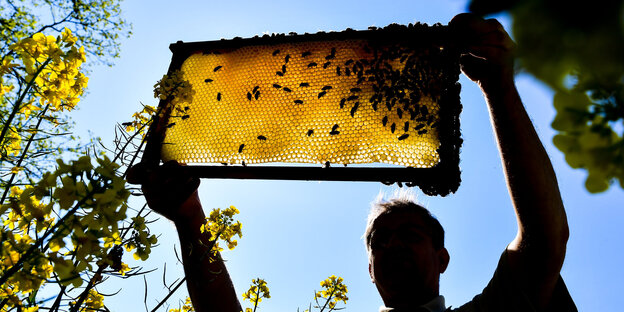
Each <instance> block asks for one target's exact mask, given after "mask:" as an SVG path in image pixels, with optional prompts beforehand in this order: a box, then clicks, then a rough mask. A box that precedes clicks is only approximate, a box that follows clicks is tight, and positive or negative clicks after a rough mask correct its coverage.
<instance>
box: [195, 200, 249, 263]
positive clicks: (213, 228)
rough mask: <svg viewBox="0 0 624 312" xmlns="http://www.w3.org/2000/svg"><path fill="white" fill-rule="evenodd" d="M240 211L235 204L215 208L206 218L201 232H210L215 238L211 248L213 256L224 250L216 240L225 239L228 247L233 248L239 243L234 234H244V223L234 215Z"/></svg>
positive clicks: (240, 235) (239, 235)
mask: <svg viewBox="0 0 624 312" xmlns="http://www.w3.org/2000/svg"><path fill="white" fill-rule="evenodd" d="M238 213H239V211H238V209H236V207H234V206H230V207H228V208H225V209H223V210H221V209H220V208H215V209H213V210H212V211H211V212H210V215H209V217H208V218H206V223H204V224H203V225H202V226H201V228H200V231H201V233H209V234H210V237H211V238H213V240H215V243H214V246H213V247H212V249H211V253H212V256H213V257H211V258H214V256H216V254H217V252H220V251H222V250H223V248H221V247H220V246H219V242H218V241H216V240H221V241H223V242H224V243H226V244H227V247H228V249H230V250H232V249H234V248H235V247H236V245H237V244H238V241H236V240H235V239H233V238H234V236H236V235H238V237H239V238H240V237H242V236H243V232H242V231H241V227H242V224H241V223H240V221H236V222H235V221H234V215H235V214H238Z"/></svg>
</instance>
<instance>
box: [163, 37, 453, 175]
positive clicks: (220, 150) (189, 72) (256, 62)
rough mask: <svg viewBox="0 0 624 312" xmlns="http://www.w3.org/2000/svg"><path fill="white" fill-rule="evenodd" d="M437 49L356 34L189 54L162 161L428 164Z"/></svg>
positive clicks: (432, 159)
mask: <svg viewBox="0 0 624 312" xmlns="http://www.w3.org/2000/svg"><path fill="white" fill-rule="evenodd" d="M441 49H442V48H440V47H427V48H413V47H409V48H408V47H401V46H392V47H387V46H386V47H384V46H375V45H374V44H371V43H370V42H368V41H366V40H359V39H358V40H335V41H313V42H300V43H289V44H273V45H265V46H258V45H255V46H245V47H240V48H236V49H229V50H225V49H223V50H219V51H212V52H210V53H208V52H205V53H196V54H192V55H191V56H189V57H188V58H187V59H186V61H184V63H183V65H182V66H181V68H180V70H181V71H182V72H183V77H184V79H186V80H188V81H189V82H190V84H191V85H192V87H193V90H194V91H195V95H194V97H193V103H188V108H187V110H186V112H187V113H186V114H187V116H186V117H184V116H172V117H171V118H170V120H169V122H170V123H175V125H174V126H171V127H170V128H169V129H167V132H166V137H165V140H164V144H163V148H162V159H163V160H164V161H167V160H172V159H175V160H177V161H179V162H182V163H228V164H241V163H243V162H244V163H245V164H254V163H265V162H296V163H317V164H325V163H327V162H329V163H331V164H361V163H388V164H396V165H402V166H409V167H417V168H430V167H433V166H435V165H436V164H437V163H438V162H439V161H440V157H439V155H438V152H437V149H438V147H439V146H440V141H439V139H438V133H437V126H438V112H439V105H438V103H437V101H438V99H439V97H440V92H442V91H441V87H440V86H439V85H437V84H436V82H437V81H439V80H441V79H436V78H437V77H439V76H440V75H441V73H440V70H439V69H435V68H432V66H430V65H429V64H428V58H429V57H430V56H432V55H435V53H439V52H440V50H441ZM184 105H186V104H184ZM182 117H184V118H182Z"/></svg>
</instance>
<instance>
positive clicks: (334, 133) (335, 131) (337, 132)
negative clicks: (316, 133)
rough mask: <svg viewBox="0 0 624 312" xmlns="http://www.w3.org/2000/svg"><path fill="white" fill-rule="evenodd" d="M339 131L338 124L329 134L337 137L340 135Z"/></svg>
mask: <svg viewBox="0 0 624 312" xmlns="http://www.w3.org/2000/svg"><path fill="white" fill-rule="evenodd" d="M337 129H338V124H335V125H334V126H333V127H332V130H331V131H330V132H329V135H336V134H340V131H338V130H337Z"/></svg>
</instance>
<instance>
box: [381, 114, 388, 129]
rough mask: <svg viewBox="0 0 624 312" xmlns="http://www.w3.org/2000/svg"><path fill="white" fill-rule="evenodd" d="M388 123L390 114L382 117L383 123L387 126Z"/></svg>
mask: <svg viewBox="0 0 624 312" xmlns="http://www.w3.org/2000/svg"><path fill="white" fill-rule="evenodd" d="M387 123H388V116H384V118H383V119H381V124H382V125H383V126H384V127H385V126H386V124H387Z"/></svg>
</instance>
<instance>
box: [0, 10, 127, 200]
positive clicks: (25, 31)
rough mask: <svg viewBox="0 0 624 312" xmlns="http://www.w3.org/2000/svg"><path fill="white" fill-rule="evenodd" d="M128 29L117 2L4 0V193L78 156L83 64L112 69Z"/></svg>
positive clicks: (0, 106) (0, 98)
mask: <svg viewBox="0 0 624 312" xmlns="http://www.w3.org/2000/svg"><path fill="white" fill-rule="evenodd" d="M129 29H130V25H129V24H127V23H126V22H125V21H124V20H123V19H122V18H121V8H120V0H89V1H83V0H30V1H29V0H0V122H1V123H2V134H1V135H0V146H1V147H2V149H1V150H0V162H2V168H1V169H2V172H0V174H3V175H5V176H6V175H7V174H9V173H11V174H13V175H12V176H11V177H10V178H8V179H2V184H0V185H1V186H2V188H4V189H5V190H7V189H9V188H10V186H11V185H14V184H28V183H31V182H32V180H33V179H37V178H38V177H40V176H41V175H42V174H43V173H44V172H45V171H46V170H49V169H50V168H52V167H53V166H54V164H55V161H54V160H55V159H56V158H57V157H59V155H60V154H61V153H67V152H70V153H71V152H76V151H77V148H78V147H80V145H79V144H77V143H75V142H76V138H75V137H74V136H73V135H71V121H70V120H69V118H68V115H67V112H69V111H71V110H72V109H73V108H74V107H75V106H76V104H77V102H78V99H79V97H80V96H81V95H82V94H83V93H84V88H86V85H87V81H88V79H87V77H86V75H85V69H84V68H83V67H84V66H82V65H83V64H84V63H85V59H86V57H87V56H89V58H90V61H91V63H94V61H95V62H99V63H104V64H108V65H112V59H113V58H115V57H117V56H118V55H119V49H120V40H121V39H122V38H124V37H127V36H129V35H130V31H129ZM73 155H74V157H75V156H76V155H77V153H73ZM64 157H72V156H70V155H69V154H65V155H64ZM17 172H21V174H20V175H17V174H16V173H17ZM8 181H10V182H9V183H7V182H8Z"/></svg>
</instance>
